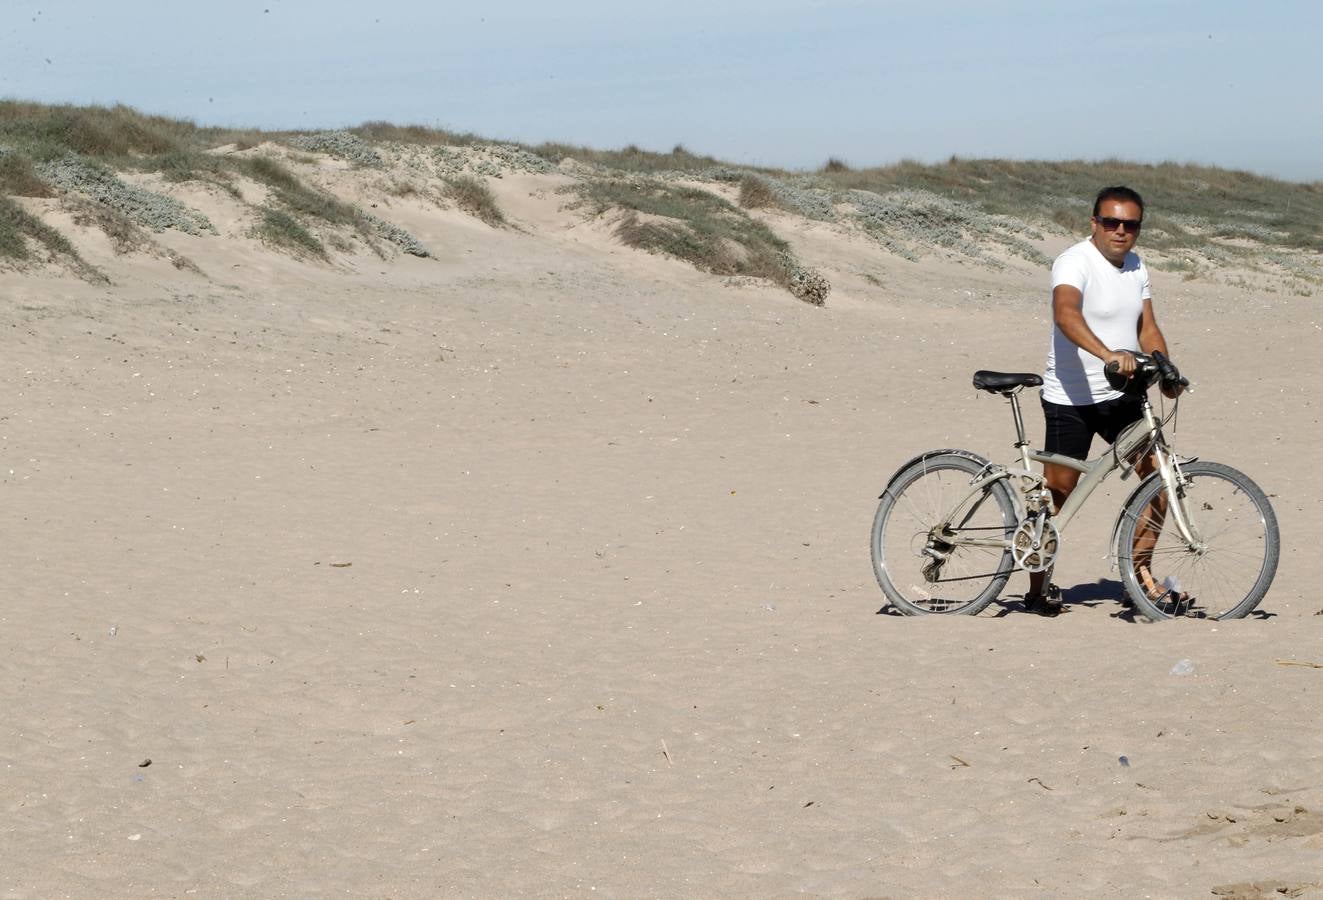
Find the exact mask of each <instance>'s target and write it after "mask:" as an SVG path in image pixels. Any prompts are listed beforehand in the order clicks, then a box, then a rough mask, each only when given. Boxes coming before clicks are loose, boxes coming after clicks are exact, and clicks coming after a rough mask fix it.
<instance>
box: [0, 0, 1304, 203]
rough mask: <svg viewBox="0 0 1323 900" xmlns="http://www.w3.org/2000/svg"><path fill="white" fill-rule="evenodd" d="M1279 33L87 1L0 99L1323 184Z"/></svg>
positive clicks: (18, 40) (890, 6)
mask: <svg viewBox="0 0 1323 900" xmlns="http://www.w3.org/2000/svg"><path fill="white" fill-rule="evenodd" d="M1273 9H1274V11H1275V14H1274V15H1272V16H1269V15H1265V14H1264V12H1263V10H1262V9H1261V8H1260V9H1257V10H1255V9H1246V8H1244V7H1242V6H1241V5H1239V4H1234V3H1230V2H1213V3H1207V4H1194V3H1187V2H1165V3H1163V2H1159V3H1141V2H1135V0H1123V2H1119V3H1117V4H1114V5H1113V6H1111V7H1109V8H1107V9H1106V10H1104V9H1101V8H1087V9H1081V8H1074V7H1070V8H1065V7H1059V6H1056V5H1050V4H1044V3H1033V2H1007V3H1003V4H1001V5H1000V6H998V7H997V8H996V9H988V8H985V7H984V6H983V5H981V4H973V3H969V2H965V0H959V2H954V3H947V4H942V5H941V6H940V7H939V6H937V5H935V4H931V5H927V6H919V5H912V4H908V3H881V4H869V3H863V2H854V0H848V2H847V0H824V2H819V3H808V4H805V3H789V2H777V0H769V2H762V3H758V4H753V3H750V2H748V0H736V2H732V3H727V4H723V5H721V6H719V7H717V6H713V5H710V4H709V5H704V4H700V3H696V2H694V0H676V2H674V3H672V4H670V6H669V7H668V8H667V10H666V15H665V16H664V17H663V16H658V15H654V14H651V13H647V12H640V11H638V10H633V9H627V8H620V7H618V6H616V5H614V4H610V3H607V2H605V0H591V2H579V3H573V4H569V5H567V6H565V7H563V8H555V9H552V8H547V7H544V6H541V5H535V4H532V3H529V2H527V0H506V2H497V3H494V4H492V5H490V6H489V7H488V8H485V9H483V10H481V11H478V10H476V9H474V8H460V7H454V8H451V7H450V6H448V5H446V4H424V3H421V2H418V0H383V2H380V3H377V4H375V5H373V6H371V7H362V6H360V5H357V4H352V3H348V2H345V0H331V2H326V3H312V2H310V0H257V2H253V3H241V4H238V5H231V6H228V7H226V8H225V9H223V10H222V9H218V8H197V9H193V8H165V9H161V8H159V7H158V6H157V5H156V4H153V3H148V2H146V0H121V2H115V3H112V4H109V5H105V4H96V3H92V2H90V0H70V2H67V3H64V4H62V5H61V6H59V7H58V8H50V7H46V6H39V5H37V4H31V5H15V6H11V7H9V8H7V9H6V10H4V11H3V12H0V96H4V97H8V98H13V99H22V100H34V101H38V102H43V103H74V104H91V103H95V104H105V105H110V104H114V103H125V104H127V105H130V106H133V107H134V108H136V109H139V110H141V111H143V112H145V113H150V114H160V115H167V116H175V117H180V118H188V119H192V120H194V121H196V122H197V123H199V124H201V125H218V126H226V127H258V128H268V129H316V128H336V127H344V126H351V125H357V124H361V123H362V122H365V121H372V120H385V121H391V122H395V123H397V124H419V125H426V126H430V127H438V128H446V129H450V130H453V131H459V132H473V133H476V134H480V135H483V136H486V137H490V138H492V139H509V140H517V141H521V142H525V143H531V144H536V143H541V142H544V141H550V142H560V143H566V144H575V145H584V146H590V147H595V148H601V149H608V148H618V147H623V146H626V145H629V144H634V145H637V146H640V147H643V148H646V149H649V150H656V151H660V152H665V151H668V150H670V149H671V148H672V147H673V146H675V145H676V144H683V145H684V146H685V147H686V148H688V149H689V150H690V151H692V152H694V153H698V154H703V155H711V156H714V157H718V158H721V159H724V160H728V161H730V162H733V163H739V164H748V165H763V166H771V167H778V168H787V169H814V168H817V167H819V166H821V165H822V163H823V162H825V161H826V160H827V159H828V158H829V157H835V158H838V159H842V160H844V161H846V162H847V163H849V164H850V165H852V166H856V167H866V166H872V165H885V164H889V163H894V162H897V161H900V160H902V159H914V160H918V161H922V162H940V161H943V160H946V159H948V158H949V157H951V156H960V157H965V158H982V157H989V158H1004V159H1020V160H1030V159H1037V160H1052V161H1060V160H1072V159H1082V160H1105V159H1111V158H1117V159H1125V160H1131V161H1136V162H1144V163H1161V162H1176V163H1196V164H1201V165H1212V166H1218V167H1222V168H1227V169H1239V170H1247V171H1250V172H1255V173H1258V174H1263V175H1269V176H1273V177H1278V178H1284V179H1288V180H1294V181H1318V180H1323V159H1321V158H1319V157H1318V155H1317V153H1316V152H1315V150H1314V148H1316V147H1317V146H1319V145H1320V144H1323V115H1321V114H1320V113H1319V112H1318V109H1317V105H1316V102H1315V100H1314V98H1313V97H1312V92H1313V90H1314V86H1316V85H1317V84H1319V83H1323V59H1321V58H1320V54H1318V53H1317V52H1316V51H1315V49H1314V48H1313V47H1312V46H1311V43H1312V40H1313V36H1315V35H1317V34H1319V33H1323V9H1320V8H1319V7H1316V6H1313V5H1307V4H1304V3H1294V2H1293V3H1283V4H1277V5H1275V6H1274V7H1273Z"/></svg>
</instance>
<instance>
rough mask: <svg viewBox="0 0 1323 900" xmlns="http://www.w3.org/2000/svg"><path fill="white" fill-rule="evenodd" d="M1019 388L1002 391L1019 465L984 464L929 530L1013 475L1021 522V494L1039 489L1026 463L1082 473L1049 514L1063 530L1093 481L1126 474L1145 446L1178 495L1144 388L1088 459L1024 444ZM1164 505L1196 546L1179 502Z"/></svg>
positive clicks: (1176, 477) (1005, 543)
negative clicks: (1121, 427) (1129, 414)
mask: <svg viewBox="0 0 1323 900" xmlns="http://www.w3.org/2000/svg"><path fill="white" fill-rule="evenodd" d="M1019 392H1020V388H1016V389H1014V390H1011V391H1006V392H1005V393H1004V396H1005V397H1006V399H1007V400H1008V401H1009V402H1010V404H1011V411H1012V413H1013V415H1014V416H1015V430H1016V441H1015V446H1016V449H1018V450H1019V451H1020V462H1021V467H1019V468H1007V467H1005V466H1001V465H998V464H996V463H989V464H988V465H987V467H986V469H985V470H984V472H982V473H980V474H979V475H978V476H976V477H975V478H974V479H973V480H972V481H971V482H970V487H969V492H968V493H967V494H966V495H965V496H964V497H962V498H961V500H960V502H959V503H957V504H956V505H955V507H954V508H953V509H952V511H951V513H950V514H949V515H948V516H946V518H944V519H943V520H942V521H940V522H938V523H937V525H936V526H935V527H934V528H933V532H934V533H938V532H942V531H945V530H946V529H947V528H948V527H949V526H950V525H951V523H952V521H953V520H954V519H955V518H956V517H957V515H959V514H960V512H961V510H963V509H965V508H966V507H967V505H968V504H969V502H970V501H971V500H972V499H973V498H974V497H975V496H977V495H978V494H980V493H981V492H982V491H983V490H984V489H985V488H986V487H987V486H988V485H990V484H992V483H993V482H994V481H1000V480H1002V479H1007V480H1010V479H1016V480H1017V481H1018V483H1019V484H1020V485H1021V487H1020V489H1018V490H1015V489H1013V490H1012V491H1011V495H1012V496H1013V497H1014V498H1015V503H1016V512H1017V513H1018V514H1019V517H1020V519H1021V520H1022V521H1023V519H1024V517H1025V516H1026V515H1027V513H1028V505H1027V502H1026V499H1025V498H1026V497H1031V496H1033V494H1035V493H1036V492H1040V491H1043V490H1044V485H1043V475H1042V473H1041V472H1036V471H1034V470H1033V468H1032V464H1033V463H1035V462H1037V463H1051V464H1052V465H1058V466H1065V467H1066V468H1069V469H1074V470H1075V471H1076V472H1079V473H1080V474H1081V475H1082V476H1083V477H1081V478H1080V480H1079V482H1078V484H1077V485H1076V486H1075V489H1074V490H1073V491H1072V492H1071V494H1070V496H1069V497H1068V498H1066V502H1065V503H1063V504H1062V505H1061V509H1059V510H1058V511H1057V512H1056V513H1054V514H1052V515H1051V516H1050V519H1051V521H1052V524H1053V525H1054V526H1055V527H1056V529H1057V532H1058V533H1061V532H1064V531H1065V530H1066V526H1067V525H1069V524H1070V522H1071V520H1072V519H1073V518H1074V517H1075V514H1076V513H1077V512H1079V509H1080V507H1082V506H1083V505H1084V504H1085V502H1086V501H1087V500H1088V499H1089V497H1090V496H1091V495H1092V494H1093V492H1094V491H1095V490H1097V488H1098V485H1100V484H1102V483H1103V481H1104V480H1106V478H1107V476H1108V475H1110V474H1112V473H1113V472H1115V471H1116V470H1117V469H1121V470H1122V474H1121V477H1122V478H1126V477H1129V475H1130V473H1131V472H1132V471H1133V470H1134V468H1135V461H1137V460H1138V458H1139V457H1140V456H1142V455H1144V452H1145V451H1146V450H1147V452H1149V453H1151V454H1152V455H1153V456H1154V457H1155V458H1156V460H1157V473H1158V475H1159V476H1160V477H1161V478H1162V480H1163V482H1164V483H1165V484H1166V486H1167V494H1168V496H1169V497H1172V498H1175V497H1178V496H1179V495H1180V491H1181V487H1182V485H1183V480H1182V475H1181V472H1180V464H1179V462H1178V461H1177V459H1176V455H1175V454H1174V453H1172V451H1171V448H1170V447H1168V446H1167V442H1166V438H1165V437H1164V436H1163V434H1162V422H1160V421H1159V420H1158V417H1157V415H1156V414H1154V412H1153V406H1152V404H1150V403H1149V400H1148V395H1147V393H1145V395H1144V397H1143V413H1144V417H1143V419H1141V420H1139V421H1137V422H1135V423H1133V424H1132V425H1130V426H1129V427H1128V428H1126V429H1125V431H1123V432H1121V434H1120V435H1119V436H1118V437H1117V439H1116V443H1114V444H1113V445H1112V446H1111V447H1109V448H1108V449H1107V450H1106V451H1104V452H1103V453H1102V454H1101V455H1100V456H1098V457H1097V458H1095V459H1092V460H1087V461H1081V460H1078V459H1074V458H1073V457H1069V456H1062V455H1061V454H1059V453H1048V452H1046V451H1043V450H1032V449H1030V447H1029V442H1028V441H1027V440H1026V439H1025V436H1024V419H1023V418H1022V417H1021V415H1020V404H1019V400H1018V398H1017V397H1016V394H1018V393H1019ZM1187 461H1188V460H1187ZM1136 490H1138V488H1136ZM1169 510H1170V512H1171V514H1172V520H1173V522H1174V524H1175V526H1176V530H1177V532H1178V533H1179V534H1180V536H1181V538H1182V540H1184V541H1185V542H1186V543H1187V544H1188V545H1189V546H1190V547H1191V548H1193V549H1195V550H1196V551H1197V550H1199V549H1200V548H1201V547H1202V541H1201V540H1200V538H1199V535H1198V532H1197V530H1196V529H1195V527H1194V524H1193V523H1192V522H1191V521H1190V520H1189V518H1188V516H1187V515H1186V510H1185V508H1184V505H1183V504H1181V503H1170V504H1169ZM1123 516H1124V506H1123V507H1122V515H1121V516H1118V517H1117V521H1116V526H1115V527H1114V529H1113V545H1114V544H1115V536H1116V534H1117V533H1118V532H1119V529H1120V527H1121V520H1122V517H1123ZM944 540H948V541H950V542H951V543H953V544H963V545H965V546H971V547H987V548H991V549H1002V550H1009V549H1010V548H1011V541H1010V540H1009V539H1007V538H978V537H965V536H964V535H956V536H954V537H953V538H952V537H948V538H944Z"/></svg>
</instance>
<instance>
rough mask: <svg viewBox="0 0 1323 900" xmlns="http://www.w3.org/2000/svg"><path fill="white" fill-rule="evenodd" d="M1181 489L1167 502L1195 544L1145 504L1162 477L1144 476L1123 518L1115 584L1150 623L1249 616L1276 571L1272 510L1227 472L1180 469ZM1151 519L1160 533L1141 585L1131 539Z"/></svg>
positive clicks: (1200, 466) (1207, 466)
mask: <svg viewBox="0 0 1323 900" xmlns="http://www.w3.org/2000/svg"><path fill="white" fill-rule="evenodd" d="M1181 472H1182V474H1183V475H1184V476H1185V479H1186V484H1185V486H1184V487H1183V488H1182V489H1181V490H1180V491H1179V492H1178V496H1177V497H1176V498H1174V499H1173V498H1171V497H1170V496H1168V497H1167V503H1168V504H1170V503H1172V502H1176V503H1179V504H1181V509H1182V511H1183V512H1184V514H1185V515H1186V516H1187V519H1186V521H1188V522H1191V523H1192V524H1193V527H1194V530H1195V531H1196V533H1197V534H1198V536H1199V538H1200V544H1199V546H1196V547H1192V546H1190V545H1189V544H1187V542H1186V541H1185V540H1184V539H1183V538H1182V537H1181V535H1180V533H1179V529H1177V527H1176V525H1175V523H1174V522H1170V521H1168V520H1169V519H1170V516H1169V515H1168V512H1169V510H1170V506H1168V508H1167V510H1158V509H1156V508H1155V510H1154V513H1153V514H1146V510H1148V508H1149V505H1150V504H1152V503H1153V502H1154V501H1155V500H1156V499H1157V498H1158V497H1159V495H1160V494H1163V493H1164V492H1165V491H1166V483H1165V482H1163V480H1162V477H1161V475H1159V474H1157V473H1154V474H1153V475H1150V476H1149V477H1148V478H1147V479H1146V480H1145V481H1144V483H1143V484H1142V485H1140V487H1139V489H1137V490H1136V491H1135V493H1134V495H1133V496H1132V497H1131V499H1130V501H1129V503H1127V504H1126V507H1125V509H1124V510H1123V511H1122V513H1121V515H1122V520H1121V527H1120V528H1119V529H1118V536H1117V547H1116V556H1117V559H1118V560H1119V561H1120V566H1121V582H1122V584H1123V585H1124V586H1125V590H1126V593H1127V594H1128V595H1129V597H1130V599H1131V600H1133V601H1134V605H1135V608H1136V609H1137V610H1138V611H1139V612H1140V613H1142V614H1143V615H1144V617H1145V618H1147V619H1149V620H1151V621H1155V622H1156V621H1161V620H1164V619H1172V618H1178V617H1181V618H1208V619H1239V618H1242V617H1244V616H1246V615H1248V614H1249V613H1250V612H1252V611H1253V610H1254V609H1255V608H1256V607H1257V606H1258V605H1259V603H1260V602H1262V600H1263V598H1264V595H1266V594H1267V593H1268V588H1269V587H1270V586H1271V585H1272V580H1273V576H1274V575H1275V574H1276V572H1277V560H1278V557H1279V555H1280V553H1281V536H1280V534H1279V533H1278V530H1277V516H1276V515H1275V514H1274V513H1273V509H1272V504H1271V503H1269V502H1268V497H1267V496H1266V495H1265V494H1264V493H1263V491H1262V490H1261V489H1260V488H1259V486H1258V485H1257V484H1255V483H1254V482H1253V481H1252V480H1251V479H1250V478H1249V476H1248V475H1246V474H1245V473H1243V472H1240V471H1237V470H1236V469H1233V468H1231V467H1230V466H1224V465H1222V464H1221V463H1212V462H1193V463H1189V464H1188V465H1184V466H1182V467H1181ZM1150 515H1152V520H1153V521H1154V522H1156V524H1157V527H1158V528H1159V529H1160V531H1159V533H1158V535H1157V538H1156V543H1155V544H1154V546H1153V548H1152V550H1151V551H1147V552H1145V551H1143V550H1141V551H1140V552H1139V554H1138V556H1139V557H1140V558H1139V563H1140V565H1141V566H1142V565H1143V564H1144V557H1147V558H1148V569H1149V571H1148V573H1147V574H1148V579H1147V583H1145V579H1144V575H1143V574H1141V572H1139V571H1137V568H1138V567H1137V566H1136V555H1137V554H1136V551H1135V539H1136V535H1137V534H1138V533H1139V532H1140V530H1141V528H1143V524H1144V523H1145V521H1146V520H1148V519H1149V517H1150Z"/></svg>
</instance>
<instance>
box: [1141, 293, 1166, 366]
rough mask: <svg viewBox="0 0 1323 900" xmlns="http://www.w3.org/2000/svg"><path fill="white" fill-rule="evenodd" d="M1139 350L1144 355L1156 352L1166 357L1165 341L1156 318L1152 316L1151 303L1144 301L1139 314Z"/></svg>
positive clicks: (1150, 301)
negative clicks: (1142, 308) (1142, 309)
mask: <svg viewBox="0 0 1323 900" xmlns="http://www.w3.org/2000/svg"><path fill="white" fill-rule="evenodd" d="M1139 349H1140V350H1143V351H1144V352H1145V353H1152V352H1153V351H1154V350H1157V351H1158V352H1159V353H1161V354H1162V355H1163V356H1166V355H1167V339H1166V338H1165V337H1163V335H1162V329H1161V328H1159V327H1158V317H1157V316H1155V315H1154V314H1153V301H1152V300H1145V301H1144V311H1143V312H1142V313H1140V314H1139Z"/></svg>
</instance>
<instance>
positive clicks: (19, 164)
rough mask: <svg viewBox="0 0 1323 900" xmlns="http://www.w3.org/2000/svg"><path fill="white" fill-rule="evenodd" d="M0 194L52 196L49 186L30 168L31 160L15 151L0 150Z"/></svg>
mask: <svg viewBox="0 0 1323 900" xmlns="http://www.w3.org/2000/svg"><path fill="white" fill-rule="evenodd" d="M0 194H8V195H9V196H11V197H53V196H55V192H54V191H53V190H51V186H50V185H49V184H47V183H46V182H44V181H42V180H41V178H40V176H38V175H37V172H36V170H35V169H33V168H32V160H31V159H29V158H28V157H26V156H20V155H19V154H17V153H4V152H0Z"/></svg>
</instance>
